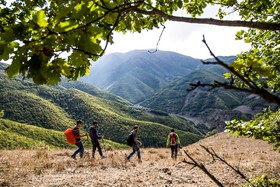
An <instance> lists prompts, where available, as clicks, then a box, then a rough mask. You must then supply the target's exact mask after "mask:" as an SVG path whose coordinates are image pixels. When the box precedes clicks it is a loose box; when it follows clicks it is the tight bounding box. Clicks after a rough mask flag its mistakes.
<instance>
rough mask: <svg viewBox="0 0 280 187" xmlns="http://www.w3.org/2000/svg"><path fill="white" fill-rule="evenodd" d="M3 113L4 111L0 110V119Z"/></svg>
mask: <svg viewBox="0 0 280 187" xmlns="http://www.w3.org/2000/svg"><path fill="white" fill-rule="evenodd" d="M4 115H5V113H4V110H0V118H2V117H4Z"/></svg>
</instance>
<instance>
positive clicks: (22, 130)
mask: <svg viewBox="0 0 280 187" xmlns="http://www.w3.org/2000/svg"><path fill="white" fill-rule="evenodd" d="M84 142H85V143H84V145H85V146H86V147H91V143H90V142H89V141H88V140H87V139H85V140H84ZM105 144H106V146H108V147H111V148H112V149H120V148H127V146H126V145H121V144H118V143H114V142H111V141H108V140H105ZM61 148H76V146H75V145H69V144H67V143H66V140H65V137H64V134H63V132H61V131H56V130H50V129H45V128H41V127H36V126H33V125H28V124H23V123H18V122H14V121H11V120H6V119H1V118H0V149H10V150H13V149H61Z"/></svg>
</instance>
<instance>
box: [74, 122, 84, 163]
mask: <svg viewBox="0 0 280 187" xmlns="http://www.w3.org/2000/svg"><path fill="white" fill-rule="evenodd" d="M82 125H83V122H82V121H81V120H78V121H77V123H76V125H75V126H74V127H73V133H74V135H75V136H76V143H75V145H76V146H77V147H78V149H77V150H75V151H74V153H73V154H72V155H71V158H73V159H76V155H77V154H78V153H80V158H83V156H84V146H83V142H82V139H81V137H83V136H87V134H83V135H81V132H80V128H81V127H82Z"/></svg>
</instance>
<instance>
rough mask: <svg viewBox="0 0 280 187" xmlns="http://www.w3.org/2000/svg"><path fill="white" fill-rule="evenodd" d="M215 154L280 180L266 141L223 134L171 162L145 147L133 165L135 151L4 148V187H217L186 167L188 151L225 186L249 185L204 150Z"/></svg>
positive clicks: (0, 167)
mask: <svg viewBox="0 0 280 187" xmlns="http://www.w3.org/2000/svg"><path fill="white" fill-rule="evenodd" d="M200 145H204V146H206V147H208V148H211V149H213V150H215V152H216V153H217V154H218V155H220V156H221V157H222V158H224V159H225V160H226V161H227V162H228V163H229V164H231V165H232V166H233V167H234V168H237V169H239V170H240V171H241V172H242V173H243V174H244V175H245V176H246V177H248V178H249V179H253V178H255V177H257V176H261V175H263V174H267V176H268V177H273V178H275V179H278V180H280V175H279V173H280V154H279V153H278V152H275V151H274V150H273V148H272V145H270V144H268V143H267V142H264V141H262V140H255V139H251V138H244V137H240V138H238V137H232V136H230V135H228V134H226V133H219V134H216V135H214V136H211V137H208V138H206V139H203V140H200V141H199V142H197V143H194V144H191V145H189V146H186V147H183V148H182V149H181V150H180V151H179V157H178V159H177V160H176V161H174V160H172V159H171V158H170V150H169V149H168V148H158V149H156V148H142V149H141V153H142V163H138V162H137V159H136V156H135V155H134V156H133V157H132V158H131V161H130V162H126V161H125V156H126V155H127V154H129V152H130V151H131V150H130V149H118V150H115V149H109V148H108V147H105V148H106V149H105V150H104V149H103V151H104V153H105V155H106V156H107V158H106V159H100V158H99V156H98V155H97V156H96V158H95V160H93V159H91V158H90V151H91V150H90V148H88V149H86V154H85V158H84V159H82V160H79V159H78V160H73V159H71V158H70V154H71V153H72V152H73V151H74V149H73V148H71V149H62V150H48V149H43V148H42V149H34V150H23V149H17V150H1V151H0V163H1V164H0V172H1V176H0V186H112V187H113V186H114V187H120V186H139V187H140V186H178V187H199V186H201V187H202V186H207V187H216V186H217V185H216V184H215V183H213V181H211V179H210V178H209V177H207V175H206V174H205V173H204V172H202V170H200V169H198V168H197V167H193V166H192V165H189V164H187V163H186V161H187V162H190V160H189V159H188V158H187V157H186V155H185V153H184V151H187V152H188V154H190V155H191V156H192V157H193V158H194V159H195V160H196V161H197V162H199V163H202V164H203V165H204V166H205V168H207V169H208V170H209V171H210V172H211V173H212V174H213V175H214V176H215V177H216V178H217V179H218V180H219V181H220V182H221V183H222V184H223V185H224V186H233V187H237V186H238V187H239V186H243V185H244V184H245V183H246V181H244V180H243V179H241V178H240V176H239V175H237V174H236V173H235V172H234V171H232V170H231V169H230V168H229V167H228V166H226V165H225V164H223V163H222V162H219V161H217V160H216V161H213V158H212V157H211V156H210V155H209V154H208V153H207V152H206V151H205V150H204V149H203V148H202V147H201V146H200Z"/></svg>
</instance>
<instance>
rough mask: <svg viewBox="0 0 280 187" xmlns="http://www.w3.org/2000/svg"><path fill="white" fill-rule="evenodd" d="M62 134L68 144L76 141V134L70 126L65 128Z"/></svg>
mask: <svg viewBox="0 0 280 187" xmlns="http://www.w3.org/2000/svg"><path fill="white" fill-rule="evenodd" d="M64 136H65V138H66V141H67V143H69V144H75V143H76V136H75V135H74V133H73V129H72V128H68V129H66V131H65V132H64Z"/></svg>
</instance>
